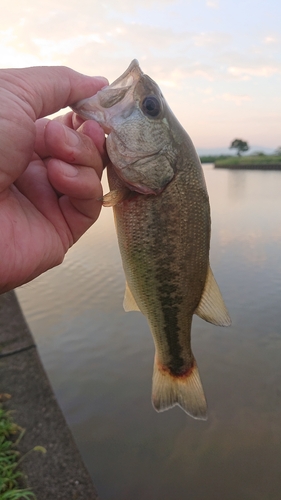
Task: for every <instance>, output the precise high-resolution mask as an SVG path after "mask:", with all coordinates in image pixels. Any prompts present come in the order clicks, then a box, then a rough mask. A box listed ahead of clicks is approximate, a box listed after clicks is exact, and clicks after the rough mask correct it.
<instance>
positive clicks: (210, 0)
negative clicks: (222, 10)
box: [206, 0, 219, 9]
mask: <svg viewBox="0 0 281 500" xmlns="http://www.w3.org/2000/svg"><path fill="white" fill-rule="evenodd" d="M206 5H207V7H209V8H210V9H218V8H219V1H218V0H207V2H206Z"/></svg>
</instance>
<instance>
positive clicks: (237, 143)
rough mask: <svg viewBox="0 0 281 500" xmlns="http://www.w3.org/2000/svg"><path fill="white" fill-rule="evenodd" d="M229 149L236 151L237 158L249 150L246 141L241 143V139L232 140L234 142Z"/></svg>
mask: <svg viewBox="0 0 281 500" xmlns="http://www.w3.org/2000/svg"><path fill="white" fill-rule="evenodd" d="M229 149H236V150H237V156H241V153H245V152H246V151H248V150H249V145H248V143H247V142H246V141H243V139H234V141H232V143H231V144H230V146H229Z"/></svg>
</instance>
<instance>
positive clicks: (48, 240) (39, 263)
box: [0, 67, 107, 293]
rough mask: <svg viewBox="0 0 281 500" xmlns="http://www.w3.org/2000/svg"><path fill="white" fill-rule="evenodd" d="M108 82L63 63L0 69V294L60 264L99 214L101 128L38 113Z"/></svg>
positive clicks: (74, 118)
mask: <svg viewBox="0 0 281 500" xmlns="http://www.w3.org/2000/svg"><path fill="white" fill-rule="evenodd" d="M106 84H107V80H106V79H103V78H95V77H89V76H85V75H81V74H79V73H76V72H75V71H73V70H71V69H69V68H64V67H41V68H27V69H17V70H0V293H3V292H6V291H8V290H11V289H13V288H15V287H17V286H19V285H22V284H24V283H27V282H28V281H30V280H32V279H34V278H35V277H37V276H39V275H40V274H41V273H43V272H44V271H46V270H48V269H50V268H52V267H53V266H56V265H58V264H60V263H61V262H62V261H63V259H64V256H65V254H66V252H67V251H68V249H69V248H70V247H71V246H72V245H73V244H74V243H75V242H76V241H77V240H78V239H79V238H80V237H81V236H82V235H83V234H84V233H85V231H86V230H87V229H89V227H90V226H91V225H92V224H93V223H94V222H95V221H96V220H97V218H98V216H99V213H100V210H101V207H102V187H101V182H100V179H101V175H102V170H103V168H104V166H105V165H106V163H107V155H106V152H105V136H104V132H103V130H102V129H101V128H100V126H99V125H98V124H97V123H96V122H94V121H92V120H91V121H83V120H81V119H80V118H78V117H77V115H75V114H74V113H72V112H70V113H67V114H65V115H64V116H61V117H59V118H56V119H53V120H49V119H47V118H44V117H46V116H47V115H50V114H52V113H54V112H56V111H59V110H60V109H62V108H64V107H66V106H68V105H71V104H73V103H74V102H76V101H78V100H80V99H84V98H86V97H90V96H91V95H93V94H95V93H96V92H97V91H98V90H99V89H101V88H102V87H103V86H105V85H106Z"/></svg>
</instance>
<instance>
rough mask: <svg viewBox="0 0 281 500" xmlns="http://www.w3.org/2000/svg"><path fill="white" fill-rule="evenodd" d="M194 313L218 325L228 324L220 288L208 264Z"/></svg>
mask: <svg viewBox="0 0 281 500" xmlns="http://www.w3.org/2000/svg"><path fill="white" fill-rule="evenodd" d="M195 314H197V316H200V318H202V319H204V320H205V321H208V322H209V323H213V324H214V325H219V326H230V325H231V319H230V317H229V314H228V310H227V309H226V306H225V303H224V301H223V298H222V295H221V292H220V289H219V287H218V284H217V282H216V280H215V278H214V275H213V273H212V270H211V268H210V266H209V268H208V272H207V278H206V283H205V288H204V291H203V294H202V297H201V300H200V303H199V306H198V307H197V309H196V311H195Z"/></svg>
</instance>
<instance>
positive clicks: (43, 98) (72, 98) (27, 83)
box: [0, 66, 108, 192]
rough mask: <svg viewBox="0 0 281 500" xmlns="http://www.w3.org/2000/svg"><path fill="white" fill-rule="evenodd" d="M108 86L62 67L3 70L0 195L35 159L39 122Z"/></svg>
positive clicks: (0, 81)
mask: <svg viewBox="0 0 281 500" xmlns="http://www.w3.org/2000/svg"><path fill="white" fill-rule="evenodd" d="M107 83H108V82H107V80H106V79H105V78H102V77H90V76H86V75H82V74H81V73H77V72H76V71H74V70H72V69H70V68H66V67H62V66H61V67H60V66H50V67H35V68H23V69H5V70H0V192H2V191H3V190H5V189H6V188H7V187H8V186H9V185H10V184H11V183H13V182H14V181H15V180H16V179H17V178H18V177H19V176H20V175H21V173H22V172H23V171H24V170H25V168H26V167H27V165H28V164H29V162H30V160H31V157H32V154H33V152H34V143H35V137H36V129H35V124H34V122H35V121H36V119H37V118H41V117H43V116H46V115H50V114H52V113H55V112H56V111H59V110H60V109H61V108H64V107H66V106H68V105H70V104H73V103H74V102H76V101H79V100H80V99H84V98H86V97H90V96H91V95H93V94H95V93H96V92H97V91H98V90H100V89H101V88H102V87H104V86H105V85H107Z"/></svg>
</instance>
